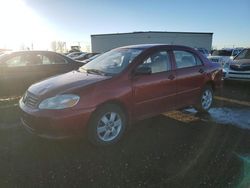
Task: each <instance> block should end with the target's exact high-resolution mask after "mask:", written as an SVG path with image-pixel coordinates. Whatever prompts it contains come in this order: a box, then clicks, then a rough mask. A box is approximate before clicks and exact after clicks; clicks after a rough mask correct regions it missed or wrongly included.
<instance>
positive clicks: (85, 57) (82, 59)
mask: <svg viewBox="0 0 250 188" xmlns="http://www.w3.org/2000/svg"><path fill="white" fill-rule="evenodd" d="M97 54H99V53H86V54H82V55H79V56H77V57H75V58H73V59H74V60H77V61H84V60H86V59H89V58H91V57H93V56H95V55H97Z"/></svg>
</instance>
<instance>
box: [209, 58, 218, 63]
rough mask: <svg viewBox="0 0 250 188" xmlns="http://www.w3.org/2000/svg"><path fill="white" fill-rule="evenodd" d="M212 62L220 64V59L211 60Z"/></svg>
mask: <svg viewBox="0 0 250 188" xmlns="http://www.w3.org/2000/svg"><path fill="white" fill-rule="evenodd" d="M210 60H211V61H212V62H215V63H218V62H219V59H214V58H211V59H210Z"/></svg>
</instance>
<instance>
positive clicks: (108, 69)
mask: <svg viewBox="0 0 250 188" xmlns="http://www.w3.org/2000/svg"><path fill="white" fill-rule="evenodd" d="M141 52H142V50H141V49H125V48H120V49H115V50H112V51H109V52H107V53H105V54H103V55H100V56H99V57H97V58H96V59H94V60H92V61H90V62H89V63H88V64H86V65H84V66H82V67H81V68H80V69H79V71H84V72H86V71H87V72H90V73H102V74H104V75H115V74H119V73H120V72H122V71H123V70H124V69H125V68H126V67H127V66H128V65H129V64H130V63H131V62H132V61H133V60H134V58H135V57H136V56H138V55H139V54H140V53H141Z"/></svg>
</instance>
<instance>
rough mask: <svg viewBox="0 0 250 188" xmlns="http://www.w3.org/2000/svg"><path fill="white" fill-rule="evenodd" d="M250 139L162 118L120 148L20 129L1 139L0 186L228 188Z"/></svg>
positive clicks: (138, 128) (137, 129)
mask: <svg viewBox="0 0 250 188" xmlns="http://www.w3.org/2000/svg"><path fill="white" fill-rule="evenodd" d="M249 136H250V134H249V132H248V131H243V130H241V129H238V128H235V127H232V126H225V125H217V124H215V123H213V122H203V121H200V120H197V121H194V122H192V123H183V122H179V121H177V120H173V119H171V118H168V117H166V116H163V115H160V116H157V117H154V118H150V119H147V120H144V121H141V122H138V123H136V124H135V125H134V126H133V127H132V128H131V130H130V131H129V132H128V133H127V134H126V135H125V137H124V138H123V139H122V140H121V141H120V142H119V143H117V144H115V145H112V146H108V147H96V146H93V145H91V144H89V142H87V140H86V139H81V140H63V141H54V140H46V139H40V138H37V137H34V136H31V135H29V134H27V133H26V132H25V131H24V130H23V129H22V128H21V127H19V126H18V127H16V128H13V129H4V130H2V131H1V132H0V143H1V146H0V150H1V151H0V153H1V157H0V165H1V169H0V176H1V180H0V187H16V186H18V187H34V186H36V187H83V186H84V187H183V185H185V187H200V186H205V187H206V186H209V187H231V186H234V185H236V184H238V182H239V181H240V179H241V178H242V177H241V174H242V161H241V160H240V159H239V157H238V154H240V153H247V152H248V153H249V152H250V151H249V147H248V146H249V145H248V144H246V143H250V139H249Z"/></svg>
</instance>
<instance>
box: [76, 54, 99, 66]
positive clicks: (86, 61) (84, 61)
mask: <svg viewBox="0 0 250 188" xmlns="http://www.w3.org/2000/svg"><path fill="white" fill-rule="evenodd" d="M100 55H101V54H96V55H94V56H92V57H90V58H89V59H85V60H83V61H81V62H82V63H83V64H87V63H88V62H90V61H92V60H94V59H95V58H97V57H98V56H100Z"/></svg>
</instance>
